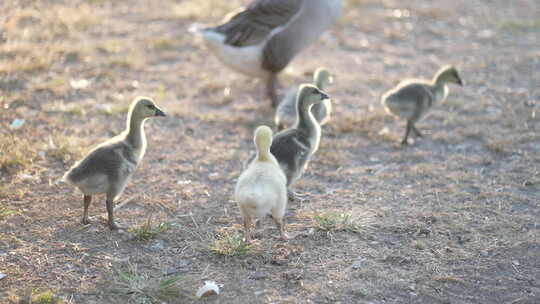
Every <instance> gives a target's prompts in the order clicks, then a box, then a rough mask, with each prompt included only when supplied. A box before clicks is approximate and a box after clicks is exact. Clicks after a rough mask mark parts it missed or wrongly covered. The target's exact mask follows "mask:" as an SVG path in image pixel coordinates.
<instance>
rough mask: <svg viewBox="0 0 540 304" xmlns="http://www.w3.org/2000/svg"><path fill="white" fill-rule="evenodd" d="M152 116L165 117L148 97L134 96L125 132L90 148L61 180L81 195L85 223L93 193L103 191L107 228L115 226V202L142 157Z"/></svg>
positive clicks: (115, 227)
mask: <svg viewBox="0 0 540 304" xmlns="http://www.w3.org/2000/svg"><path fill="white" fill-rule="evenodd" d="M152 116H165V113H164V112H163V111H162V110H161V109H159V108H158V107H157V106H156V105H155V103H154V102H153V101H152V100H151V99H150V98H148V97H137V98H136V99H135V100H134V101H133V102H132V104H131V106H130V109H129V113H128V118H127V126H126V129H125V130H124V132H122V133H121V134H119V135H118V136H116V137H113V138H111V139H110V140H108V141H106V142H104V143H102V144H100V145H98V146H97V147H96V148H94V149H92V150H91V151H90V152H89V153H88V154H87V155H86V156H85V157H84V158H83V159H82V160H81V161H79V162H77V163H76V164H74V165H73V166H72V167H71V168H70V169H69V170H68V171H67V172H66V174H65V175H64V177H63V180H64V181H66V182H68V183H71V184H73V185H74V186H75V187H77V188H78V189H79V190H80V191H81V192H82V193H83V195H84V212H83V219H82V222H83V223H84V224H88V223H89V219H88V207H89V206H90V203H91V201H92V195H94V194H100V193H105V194H106V195H107V198H106V203H107V212H108V215H109V227H110V228H111V229H117V228H118V226H117V225H116V223H115V221H114V215H113V207H114V206H113V205H114V201H115V200H116V199H117V198H118V197H119V196H120V195H121V194H122V192H123V191H124V188H125V187H126V185H127V183H128V182H129V180H130V179H131V176H132V175H133V172H134V171H135V169H136V168H137V166H138V165H139V163H140V162H141V160H142V158H143V156H144V153H145V151H146V137H145V134H144V122H145V120H146V119H147V118H149V117H152Z"/></svg>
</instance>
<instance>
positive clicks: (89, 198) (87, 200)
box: [82, 194, 92, 225]
mask: <svg viewBox="0 0 540 304" xmlns="http://www.w3.org/2000/svg"><path fill="white" fill-rule="evenodd" d="M83 200H84V211H83V217H82V223H83V224H84V225H88V224H90V219H89V218H88V207H90V203H91V202H92V196H91V195H86V194H85V195H84V197H83Z"/></svg>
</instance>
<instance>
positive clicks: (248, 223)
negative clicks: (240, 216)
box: [244, 215, 251, 244]
mask: <svg viewBox="0 0 540 304" xmlns="http://www.w3.org/2000/svg"><path fill="white" fill-rule="evenodd" d="M250 229H251V217H249V215H246V216H244V242H246V243H248V244H249V243H251V232H250Z"/></svg>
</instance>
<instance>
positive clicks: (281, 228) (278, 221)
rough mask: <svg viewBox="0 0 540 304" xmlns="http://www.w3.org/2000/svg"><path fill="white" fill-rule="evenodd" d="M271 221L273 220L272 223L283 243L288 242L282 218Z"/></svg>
mask: <svg viewBox="0 0 540 304" xmlns="http://www.w3.org/2000/svg"><path fill="white" fill-rule="evenodd" d="M272 219H273V220H274V223H275V224H276V227H277V229H278V230H279V238H280V239H281V240H284V241H286V240H288V239H289V236H288V235H287V233H286V232H285V223H283V218H282V217H281V218H278V217H272Z"/></svg>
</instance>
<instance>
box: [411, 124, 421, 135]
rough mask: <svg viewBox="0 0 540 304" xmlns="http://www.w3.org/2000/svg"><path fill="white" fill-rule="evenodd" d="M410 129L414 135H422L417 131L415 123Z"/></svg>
mask: <svg viewBox="0 0 540 304" xmlns="http://www.w3.org/2000/svg"><path fill="white" fill-rule="evenodd" d="M412 131H413V132H414V135H415V136H418V137H424V135H423V134H422V133H420V131H418V129H417V128H416V126H415V125H412Z"/></svg>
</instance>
